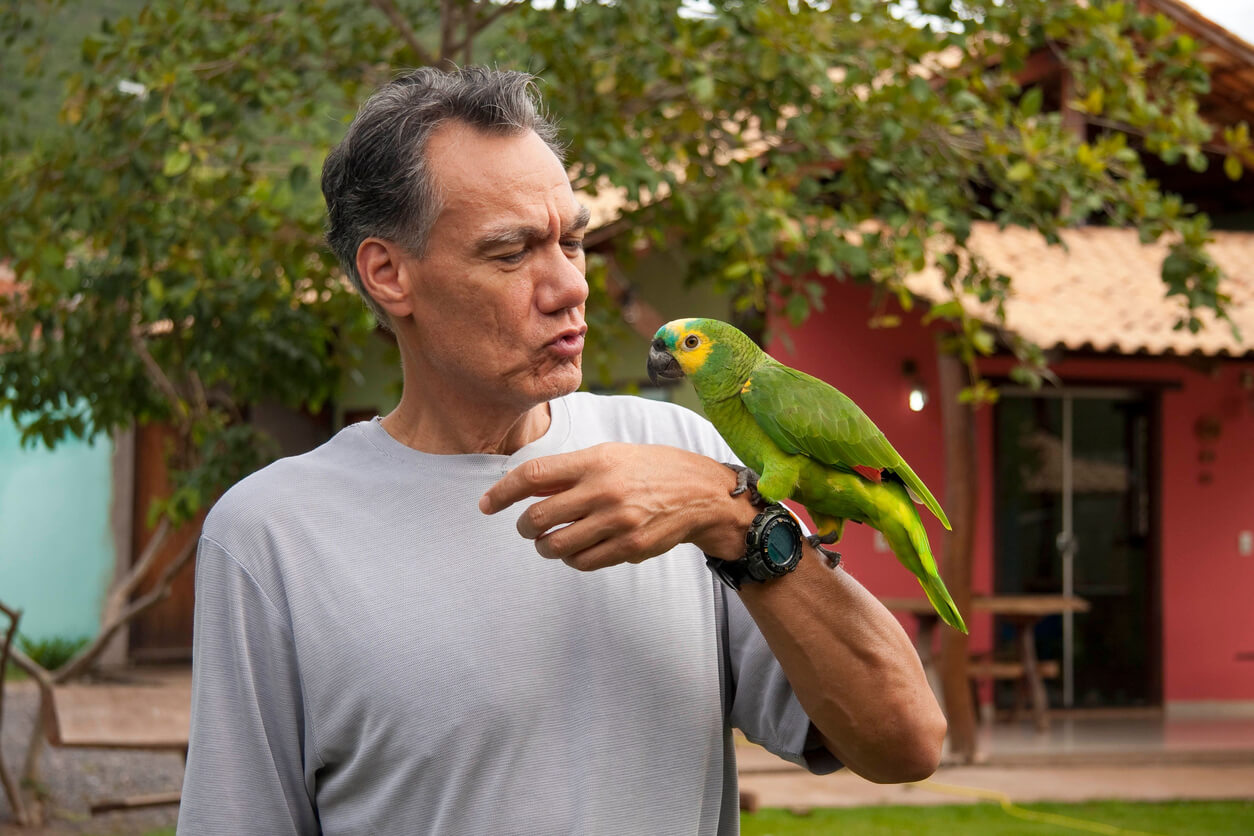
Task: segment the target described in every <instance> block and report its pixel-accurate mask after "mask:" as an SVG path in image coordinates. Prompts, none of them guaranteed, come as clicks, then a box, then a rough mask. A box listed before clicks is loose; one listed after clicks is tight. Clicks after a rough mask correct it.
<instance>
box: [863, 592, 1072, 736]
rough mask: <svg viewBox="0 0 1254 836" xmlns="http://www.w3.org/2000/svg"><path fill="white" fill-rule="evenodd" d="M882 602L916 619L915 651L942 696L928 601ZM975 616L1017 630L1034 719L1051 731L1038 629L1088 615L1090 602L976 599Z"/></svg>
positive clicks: (936, 621) (936, 619)
mask: <svg viewBox="0 0 1254 836" xmlns="http://www.w3.org/2000/svg"><path fill="white" fill-rule="evenodd" d="M880 602H881V603H882V604H883V605H884V606H885V607H887V608H888V609H889V610H890V611H892V612H905V613H910V614H911V615H913V616H914V618H915V621H916V622H917V625H918V631H917V632H916V633H915V640H914V647H915V650H916V651H918V654H919V660H920V661H921V662H923V670H924V671H925V672H926V673H927V677H928V682H930V683H931V685H932V688H933V690H934V691H935V692H936V693H937V694H938V695H939V694H940V687H939V686H940V681H939V676H938V674H937V671H936V661H935V659H934V657H933V654H932V640H933V637H934V636H935V635H936V628H937V625H939V624H940V616H938V615H937V614H936V610H934V609H933V608H932V605H931V603H929V602H928V600H927V599H926V598H881V599H880ZM971 609H972V611H974V612H988V613H992V614H993V615H995V616H998V617H1000V618H1004V619H1006V620H1007V621H1009V622H1010V623H1011V624H1012V625H1014V628H1015V634H1016V635H1015V638H1016V641H1015V648H1016V653H1017V656H1018V658H1017V662H1018V663H1019V664H1021V665H1023V681H1024V683H1025V684H1026V685H1027V688H1028V693H1029V694H1030V695H1031V701H1032V717H1033V720H1034V721H1035V722H1036V727H1037V728H1038V729H1040V730H1041V731H1044V730H1045V729H1047V728H1049V704H1048V699H1047V697H1046V695H1045V681H1044V677H1043V676H1042V675H1041V662H1040V660H1039V659H1038V658H1037V656H1036V630H1035V628H1036V625H1037V624H1038V623H1039V622H1040V620H1041V619H1043V618H1045V617H1046V616H1050V615H1059V614H1061V613H1064V612H1088V610H1089V602H1088V601H1086V600H1084V599H1083V598H1079V597H1077V596H1074V595H1071V596H1067V595H974V596H972V598H971Z"/></svg>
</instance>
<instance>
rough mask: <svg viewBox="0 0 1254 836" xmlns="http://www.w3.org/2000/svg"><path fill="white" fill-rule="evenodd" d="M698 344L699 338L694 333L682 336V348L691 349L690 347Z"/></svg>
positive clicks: (699, 343)
mask: <svg viewBox="0 0 1254 836" xmlns="http://www.w3.org/2000/svg"><path fill="white" fill-rule="evenodd" d="M699 345H701V338H700V337H698V336H697V335H696V334H689V335H688V336H686V337H684V348H688V349H692V348H696V347H697V346H699Z"/></svg>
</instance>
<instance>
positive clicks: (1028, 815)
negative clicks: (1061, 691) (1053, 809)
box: [914, 778, 1159, 836]
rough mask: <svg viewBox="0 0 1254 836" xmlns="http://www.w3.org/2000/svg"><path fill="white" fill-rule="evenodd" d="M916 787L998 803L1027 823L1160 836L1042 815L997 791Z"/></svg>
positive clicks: (926, 783)
mask: <svg viewBox="0 0 1254 836" xmlns="http://www.w3.org/2000/svg"><path fill="white" fill-rule="evenodd" d="M914 786H916V787H921V788H923V789H925V790H933V791H935V792H940V793H947V794H949V795H961V796H967V797H970V798H979V799H982V800H984V801H996V802H997V803H998V804H1000V805H1001V808H1002V809H1003V810H1005V811H1006V813H1007V814H1009V815H1011V816H1014V817H1015V818H1017V819H1023V820H1025V821H1034V822H1041V823H1042V824H1053V825H1057V826H1058V827H1065V828H1068V829H1070V830H1083V831H1086V832H1088V833H1106V834H1111V835H1112V836H1116V835H1117V836H1159V834H1154V833H1146V832H1144V831H1142V830H1126V829H1124V828H1122V827H1115V826H1114V825H1112V824H1105V823H1103V822H1097V821H1086V820H1085V819H1076V818H1072V817H1071V816H1060V815H1058V814H1056V813H1042V812H1038V811H1036V810H1026V809H1024V808H1023V807H1020V806H1018V805H1017V804H1015V803H1014V802H1013V801H1011V800H1010V796H1009V795H1006V793H1004V792H998V791H997V790H984V789H980V788H978V787H963V786H959V785H957V784H942V783H940V782H938V781H933V780H931V779H930V778H929V779H927V780H924V781H916V782H915V783H914Z"/></svg>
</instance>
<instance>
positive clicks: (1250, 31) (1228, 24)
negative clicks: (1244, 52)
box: [1185, 0, 1254, 44]
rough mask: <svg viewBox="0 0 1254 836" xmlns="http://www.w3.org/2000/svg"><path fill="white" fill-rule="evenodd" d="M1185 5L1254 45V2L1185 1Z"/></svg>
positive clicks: (1248, 0) (1229, 0) (1239, 0)
mask: <svg viewBox="0 0 1254 836" xmlns="http://www.w3.org/2000/svg"><path fill="white" fill-rule="evenodd" d="M1185 3H1186V4H1188V5H1189V6H1192V7H1193V8H1194V9H1196V10H1197V11H1199V12H1201V13H1202V14H1203V15H1205V16H1206V17H1209V18H1210V19H1211V20H1213V21H1215V22H1216V23H1218V24H1219V25H1220V26H1222V27H1223V28H1225V29H1227V30H1228V31H1229V32H1231V33H1233V34H1234V35H1238V36H1240V37H1241V39H1242V40H1244V41H1246V42H1247V43H1251V44H1254V0H1185Z"/></svg>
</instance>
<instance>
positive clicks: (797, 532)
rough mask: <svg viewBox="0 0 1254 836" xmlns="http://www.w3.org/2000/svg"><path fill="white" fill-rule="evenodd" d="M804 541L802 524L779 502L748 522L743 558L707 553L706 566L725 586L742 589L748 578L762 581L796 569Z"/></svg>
mask: <svg viewBox="0 0 1254 836" xmlns="http://www.w3.org/2000/svg"><path fill="white" fill-rule="evenodd" d="M804 542H805V537H804V536H803V535H802V533H801V524H800V523H798V522H797V520H796V518H794V517H793V515H792V514H791V513H789V511H788V509H787V508H785V507H784V506H783V505H780V504H778V503H776V504H773V505H768V506H767V507H766V508H765V509H764V510H762V512H761V513H759V514H758V515H757V516H756V517H754V518H753V522H752V523H750V524H749V530H748V531H746V532H745V546H746V548H745V554H744V556H743V557H742V558H740V559H739V560H720V559H719V558H717V557H710V556H709V555H706V556H705V565H706V566H709V567H710V571H711V572H713V573H714V575H715V577H717V578H718V579H719V580H720V581H722V582H723V583H724V584H725V585H727V586H729V587H731V588H732V589H735V590H739V589H740V586H741V584H743V583H745V582H746V581H752V582H755V583H762V582H763V581H768V580H770V579H771V578H778V577H782V576H783V575H787V574H788V573H789V572H791V571H792V570H793V569H796V568H797V564H798V563H800V562H801V545H802V543H804Z"/></svg>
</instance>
